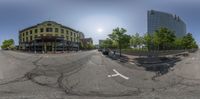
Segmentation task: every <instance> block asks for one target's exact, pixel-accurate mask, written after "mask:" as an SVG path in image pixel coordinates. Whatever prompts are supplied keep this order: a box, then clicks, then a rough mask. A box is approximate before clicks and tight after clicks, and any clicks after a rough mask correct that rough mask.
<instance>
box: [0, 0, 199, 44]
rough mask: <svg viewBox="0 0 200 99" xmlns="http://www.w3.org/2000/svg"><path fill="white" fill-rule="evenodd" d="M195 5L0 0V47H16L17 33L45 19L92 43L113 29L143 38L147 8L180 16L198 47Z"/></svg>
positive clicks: (145, 0) (173, 0)
mask: <svg viewBox="0 0 200 99" xmlns="http://www.w3.org/2000/svg"><path fill="white" fill-rule="evenodd" d="M199 5H200V1H199V0H0V45H1V44H2V42H3V40H5V39H11V38H12V39H14V40H15V44H16V45H17V44H18V31H19V30H21V29H24V28H26V27H29V26H32V25H35V24H38V23H41V22H43V21H49V20H50V21H55V22H58V23H61V24H63V25H65V26H68V27H71V28H73V29H75V30H78V31H81V32H83V33H84V34H85V36H86V37H92V38H93V41H94V43H95V44H98V41H99V40H100V39H106V38H107V37H108V34H110V33H112V30H113V29H114V28H116V27H122V28H125V29H126V30H127V34H130V35H133V34H135V33H140V34H141V35H143V34H144V33H146V32H147V11H148V10H151V9H153V10H158V11H163V12H168V13H172V14H176V15H178V16H180V18H181V19H182V20H183V21H184V22H185V23H186V25H187V32H190V33H192V34H193V36H194V38H195V40H196V41H197V43H198V44H200V35H199V33H200V31H199V26H200V22H199V21H200V20H199V18H200V6H199Z"/></svg>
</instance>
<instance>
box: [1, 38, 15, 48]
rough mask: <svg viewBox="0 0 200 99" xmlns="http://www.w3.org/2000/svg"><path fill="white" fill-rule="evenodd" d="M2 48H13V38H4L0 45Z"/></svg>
mask: <svg viewBox="0 0 200 99" xmlns="http://www.w3.org/2000/svg"><path fill="white" fill-rule="evenodd" d="M1 48H2V49H13V48H14V40H13V39H9V40H4V41H3V43H2V46H1Z"/></svg>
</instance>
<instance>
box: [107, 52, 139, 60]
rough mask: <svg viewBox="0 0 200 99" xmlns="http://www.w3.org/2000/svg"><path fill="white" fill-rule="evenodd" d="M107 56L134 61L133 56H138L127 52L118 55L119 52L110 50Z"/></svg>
mask: <svg viewBox="0 0 200 99" xmlns="http://www.w3.org/2000/svg"><path fill="white" fill-rule="evenodd" d="M108 56H109V57H110V58H111V59H113V60H120V61H121V62H134V59H135V58H138V57H139V56H134V55H128V54H122V55H121V57H120V53H115V55H114V53H113V52H110V53H109V54H108Z"/></svg>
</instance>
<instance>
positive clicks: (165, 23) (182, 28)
mask: <svg viewBox="0 0 200 99" xmlns="http://www.w3.org/2000/svg"><path fill="white" fill-rule="evenodd" d="M147 20H148V23H147V25H148V26H147V27H148V33H150V34H153V33H154V32H155V30H158V29H159V28H161V27H166V28H168V29H170V30H171V31H173V32H175V34H176V36H177V37H182V36H184V35H185V34H186V24H185V23H184V22H183V21H182V20H181V18H180V17H179V16H176V15H172V14H169V13H165V12H160V11H155V10H150V11H148V12H147Z"/></svg>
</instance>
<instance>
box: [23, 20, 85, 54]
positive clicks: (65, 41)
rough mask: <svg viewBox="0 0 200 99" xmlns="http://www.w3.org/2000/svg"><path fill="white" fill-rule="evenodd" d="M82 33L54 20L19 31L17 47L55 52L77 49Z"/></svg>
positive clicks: (25, 49) (26, 49) (82, 37)
mask: <svg viewBox="0 0 200 99" xmlns="http://www.w3.org/2000/svg"><path fill="white" fill-rule="evenodd" d="M80 39H84V34H83V33H81V32H79V31H76V30H74V29H72V28H69V27H67V26H64V25H61V24H59V23H56V22H54V21H45V22H42V23H40V24H37V25H34V26H31V27H28V28H25V29H23V30H20V31H19V49H20V50H24V51H40V52H41V51H42V52H49V51H50V52H55V51H66V50H78V49H79V45H80Z"/></svg>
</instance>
